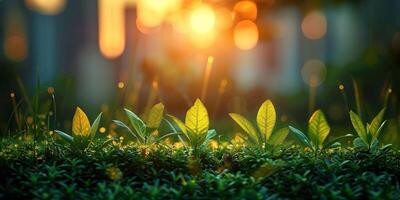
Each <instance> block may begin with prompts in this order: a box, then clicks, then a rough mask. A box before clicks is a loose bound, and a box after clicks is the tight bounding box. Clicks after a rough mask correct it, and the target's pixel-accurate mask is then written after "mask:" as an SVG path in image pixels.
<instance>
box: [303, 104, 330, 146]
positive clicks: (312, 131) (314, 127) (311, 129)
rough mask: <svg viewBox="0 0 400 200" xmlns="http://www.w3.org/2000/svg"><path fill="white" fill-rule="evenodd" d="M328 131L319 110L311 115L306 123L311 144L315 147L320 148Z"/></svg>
mask: <svg viewBox="0 0 400 200" xmlns="http://www.w3.org/2000/svg"><path fill="white" fill-rule="evenodd" d="M330 129H331V128H330V127H329V125H328V122H327V121H326V119H325V116H324V113H323V112H322V111H321V110H317V111H315V112H314V113H313V114H312V115H311V117H310V120H309V121H308V134H309V137H310V139H311V142H312V143H313V144H314V145H315V146H316V147H322V144H323V143H324V141H325V139H326V138H327V137H328V135H329V131H330Z"/></svg>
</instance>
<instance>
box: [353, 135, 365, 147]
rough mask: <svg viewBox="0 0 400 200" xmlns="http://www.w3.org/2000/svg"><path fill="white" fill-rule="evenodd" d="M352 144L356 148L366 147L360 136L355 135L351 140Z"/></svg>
mask: <svg viewBox="0 0 400 200" xmlns="http://www.w3.org/2000/svg"><path fill="white" fill-rule="evenodd" d="M353 146H354V148H357V149H368V144H367V143H365V142H364V140H363V139H361V138H360V137H357V138H356V139H354V140H353Z"/></svg>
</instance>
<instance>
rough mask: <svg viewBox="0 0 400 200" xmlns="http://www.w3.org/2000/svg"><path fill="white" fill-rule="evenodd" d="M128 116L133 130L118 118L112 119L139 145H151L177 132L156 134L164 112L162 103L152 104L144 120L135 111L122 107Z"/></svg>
mask: <svg viewBox="0 0 400 200" xmlns="http://www.w3.org/2000/svg"><path fill="white" fill-rule="evenodd" d="M124 111H125V113H126V115H127V116H128V119H129V122H130V125H131V126H132V127H133V130H132V129H131V128H130V127H129V126H128V125H126V124H125V123H124V122H122V121H119V120H113V121H114V123H115V124H117V125H118V126H120V127H122V128H124V129H125V130H127V131H128V132H129V133H130V134H131V135H132V136H133V137H135V138H136V140H137V142H138V143H139V144H141V145H153V144H156V143H159V142H160V141H162V140H164V139H166V138H167V137H169V136H172V135H177V134H178V133H168V134H165V135H163V136H158V128H159V127H160V124H161V120H162V119H163V114H164V105H163V104H162V103H158V104H156V105H154V106H153V107H152V108H151V109H150V111H149V114H148V116H147V118H146V120H145V122H143V121H142V119H140V118H139V117H138V116H137V115H136V114H135V113H133V112H132V111H130V110H128V109H126V108H125V109H124Z"/></svg>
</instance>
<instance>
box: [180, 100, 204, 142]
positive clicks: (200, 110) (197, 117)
mask: <svg viewBox="0 0 400 200" xmlns="http://www.w3.org/2000/svg"><path fill="white" fill-rule="evenodd" d="M185 125H186V127H187V128H188V129H189V131H190V132H192V133H194V134H197V135H203V134H205V133H206V132H207V131H208V126H209V119H208V113H207V109H206V108H205V107H204V105H203V103H202V102H201V101H200V100H199V99H197V100H196V102H195V103H194V105H193V106H192V107H191V108H190V109H189V110H188V111H187V113H186V118H185Z"/></svg>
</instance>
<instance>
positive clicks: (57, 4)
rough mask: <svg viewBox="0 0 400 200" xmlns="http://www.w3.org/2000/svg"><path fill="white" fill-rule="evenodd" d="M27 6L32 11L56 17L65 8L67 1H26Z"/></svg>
mask: <svg viewBox="0 0 400 200" xmlns="http://www.w3.org/2000/svg"><path fill="white" fill-rule="evenodd" d="M25 4H26V5H27V6H28V7H29V8H30V9H32V10H35V11H37V12H40V13H42V14H46V15H56V14H58V13H60V12H62V11H63V10H64V8H65V4H66V2H65V0H25Z"/></svg>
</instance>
